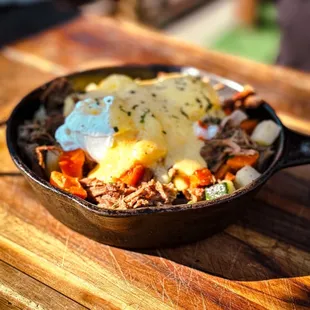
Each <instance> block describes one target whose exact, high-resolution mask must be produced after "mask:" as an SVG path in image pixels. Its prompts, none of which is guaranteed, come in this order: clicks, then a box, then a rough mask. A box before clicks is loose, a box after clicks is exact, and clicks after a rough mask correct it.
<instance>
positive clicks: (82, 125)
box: [55, 96, 114, 162]
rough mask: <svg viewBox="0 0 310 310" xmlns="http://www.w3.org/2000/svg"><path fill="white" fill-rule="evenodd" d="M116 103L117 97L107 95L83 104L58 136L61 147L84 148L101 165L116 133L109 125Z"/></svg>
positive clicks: (73, 113) (60, 128) (78, 105)
mask: <svg viewBox="0 0 310 310" xmlns="http://www.w3.org/2000/svg"><path fill="white" fill-rule="evenodd" d="M113 100H114V97H113V96H107V97H104V98H102V99H99V100H94V99H85V100H82V101H79V102H78V103H77V104H76V105H75V107H74V109H73V111H72V112H71V113H70V114H69V115H68V117H67V118H66V119H65V123H64V124H63V125H62V126H60V127H59V128H58V129H57V131H56V133H55V138H56V140H57V141H58V143H59V144H60V145H61V147H62V148H63V149H64V150H65V151H71V150H75V149H78V148H81V149H83V150H84V151H86V152H87V153H88V154H89V155H90V156H91V157H92V158H93V159H94V160H96V161H97V162H99V161H100V160H101V158H102V157H103V156H104V153H105V151H106V150H107V148H109V147H110V146H111V145H112V144H113V134H114V130H113V129H112V128H111V126H110V122H109V109H110V106H111V105H112V103H113Z"/></svg>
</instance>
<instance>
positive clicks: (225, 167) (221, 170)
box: [215, 164, 230, 180]
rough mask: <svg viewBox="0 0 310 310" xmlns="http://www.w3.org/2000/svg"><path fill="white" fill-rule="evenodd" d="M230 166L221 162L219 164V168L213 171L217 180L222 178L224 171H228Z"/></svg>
mask: <svg viewBox="0 0 310 310" xmlns="http://www.w3.org/2000/svg"><path fill="white" fill-rule="evenodd" d="M229 169H230V167H229V166H228V165H226V164H223V165H222V166H220V168H219V169H218V170H217V171H216V173H215V178H216V179H217V180H223V179H224V177H225V175H226V173H227V172H228V171H229Z"/></svg>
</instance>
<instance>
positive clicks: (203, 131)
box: [193, 122, 219, 140]
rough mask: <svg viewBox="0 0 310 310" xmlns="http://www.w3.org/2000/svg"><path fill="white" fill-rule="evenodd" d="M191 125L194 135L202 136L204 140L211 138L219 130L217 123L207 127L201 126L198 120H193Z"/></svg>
mask: <svg viewBox="0 0 310 310" xmlns="http://www.w3.org/2000/svg"><path fill="white" fill-rule="evenodd" d="M193 127H194V133H195V136H196V137H199V138H202V139H204V140H211V139H213V138H214V137H215V136H216V134H217V133H218V131H219V126H218V125H208V127H207V128H203V127H201V126H200V125H199V123H198V122H195V123H194V125H193Z"/></svg>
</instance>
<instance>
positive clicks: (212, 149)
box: [200, 121, 273, 173]
mask: <svg viewBox="0 0 310 310" xmlns="http://www.w3.org/2000/svg"><path fill="white" fill-rule="evenodd" d="M257 153H259V158H260V160H259V162H258V169H262V168H263V164H264V163H265V162H266V160H267V159H268V158H270V156H271V155H272V154H273V151H272V148H271V147H265V146H260V145H258V144H256V143H255V142H253V141H252V140H251V139H250V136H249V135H248V134H247V133H246V132H245V131H244V130H242V129H241V128H239V127H233V126H232V125H231V122H230V121H228V122H227V123H225V125H224V127H221V130H220V131H219V132H218V134H217V135H216V137H215V138H214V139H212V140H208V141H206V142H205V145H204V146H203V147H202V149H201V152H200V154H201V156H202V157H203V158H204V160H205V161H206V162H207V163H208V167H209V169H210V170H211V171H212V172H214V173H215V172H216V171H217V170H218V169H219V168H220V166H221V165H222V164H223V163H224V162H225V161H226V159H227V157H228V156H237V155H255V154H257Z"/></svg>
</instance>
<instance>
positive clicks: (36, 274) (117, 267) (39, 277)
mask: <svg viewBox="0 0 310 310" xmlns="http://www.w3.org/2000/svg"><path fill="white" fill-rule="evenodd" d="M124 63H167V64H172V63H173V64H186V65H194V66H197V67H199V68H202V69H206V70H209V71H212V72H214V73H217V74H220V75H223V76H225V77H228V78H233V79H235V80H237V81H239V82H241V83H250V84H252V85H253V86H255V87H256V88H257V89H258V91H259V92H260V94H261V95H263V96H264V97H265V98H266V99H267V100H269V101H270V103H271V104H272V106H273V107H275V108H276V109H277V111H278V112H279V114H280V116H281V117H282V119H283V121H284V122H285V123H286V124H287V125H288V126H290V127H292V128H295V129H297V130H301V131H304V132H308V133H310V123H309V117H310V116H309V115H310V76H309V75H306V74H302V73H298V72H295V71H290V70H287V69H283V68H279V67H271V66H266V65H262V64H257V63H254V62H251V61H248V60H244V59H240V58H236V57H232V56H228V55H223V54H219V53H216V52H212V51H205V50H202V49H199V48H197V47H193V46H191V45H187V44H185V43H180V42H178V41H176V40H174V39H171V38H168V37H166V36H163V35H161V34H158V33H154V32H151V31H149V30H146V29H141V28H139V27H137V26H134V25H132V24H128V23H125V22H120V21H114V20H110V19H98V18H95V17H91V18H90V17H81V18H79V19H77V20H75V21H72V22H70V23H68V24H66V25H63V26H61V27H58V28H55V29H52V30H50V31H47V32H45V33H42V34H40V35H38V36H35V37H32V38H29V39H27V40H24V41H20V42H17V43H16V44H14V45H11V46H8V47H5V48H4V49H2V50H1V54H0V67H1V75H0V85H1V88H0V111H1V112H0V122H1V121H4V120H5V119H6V118H7V117H8V116H9V114H10V111H11V110H12V108H13V107H14V105H15V104H16V103H17V102H18V100H19V99H20V98H21V96H23V95H25V94H26V93H27V92H28V91H30V90H31V89H32V88H34V87H36V86H38V85H39V84H42V83H44V82H45V81H47V80H49V79H51V78H53V77H55V76H57V75H60V74H65V73H67V72H69V71H73V70H77V69H84V68H90V67H96V66H102V65H103V66H104V65H115V64H124ZM0 155H1V165H0V166H1V168H0V171H1V176H0V188H1V194H0V309H25V308H27V309H28V308H29V309H86V308H90V309H236V310H240V309H281V310H282V309H308V307H310V189H309V181H310V166H303V167H299V168H291V169H287V170H284V171H281V172H279V173H277V174H276V175H274V177H273V178H272V179H271V180H270V181H269V182H268V184H267V185H266V186H264V188H263V189H262V190H261V192H260V193H259V194H258V196H257V198H256V199H255V200H253V202H252V204H251V205H250V206H249V207H248V209H247V211H246V214H245V215H244V217H243V218H242V219H240V221H239V222H238V223H236V224H235V225H232V226H230V227H229V228H227V229H226V230H225V231H224V232H222V233H220V234H217V235H215V236H213V237H212V238H209V239H207V240H202V241H200V242H197V243H194V244H189V245H185V246H181V247H178V248H169V249H155V250H147V251H136V252H134V251H127V250H122V249H117V248H113V247H111V246H106V245H102V244H98V243H96V242H94V241H92V240H89V239H87V238H85V237H83V236H81V235H79V234H77V233H75V232H73V231H71V230H70V229H68V228H66V227H65V226H64V225H62V224H61V223H59V222H58V221H56V220H55V219H54V218H53V217H52V216H51V215H50V214H49V213H48V212H47V211H46V210H45V209H44V208H43V207H42V206H41V205H40V203H38V202H37V201H36V197H35V195H34V193H33V192H32V190H31V188H30V187H29V186H28V184H27V183H26V181H25V180H24V178H23V177H21V176H20V175H19V174H18V173H17V169H16V168H15V167H14V165H13V163H12V162H11V160H10V158H9V155H8V152H7V150H6V146H5V139H4V126H2V127H1V130H0ZM206 225H208V223H206ZM168 237H169V236H167V238H168Z"/></svg>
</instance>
